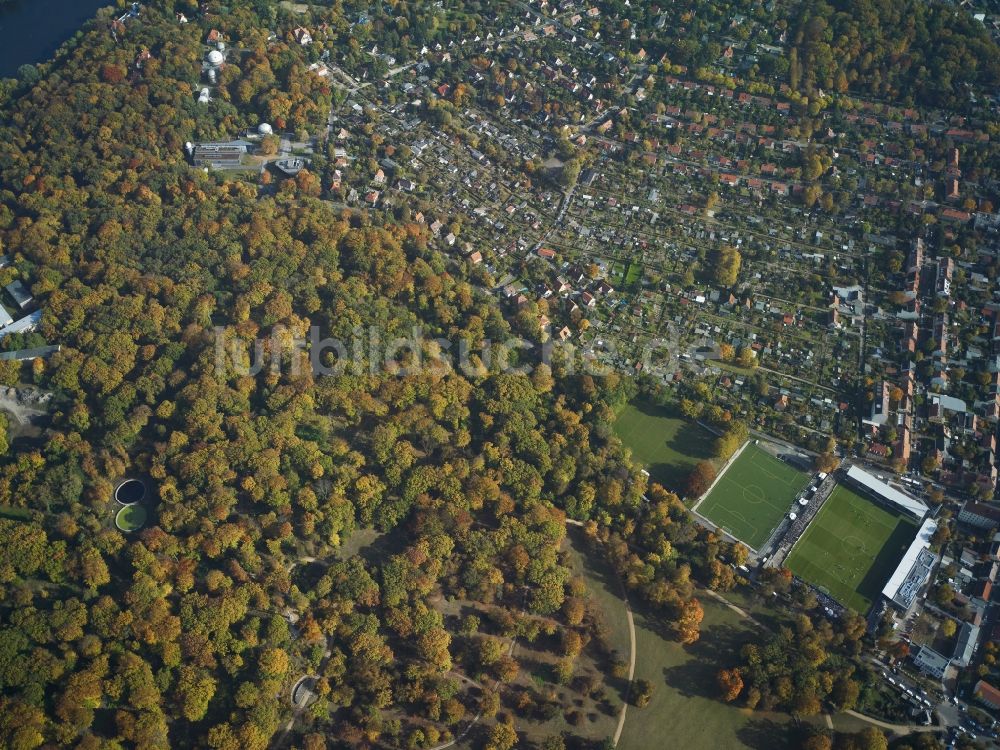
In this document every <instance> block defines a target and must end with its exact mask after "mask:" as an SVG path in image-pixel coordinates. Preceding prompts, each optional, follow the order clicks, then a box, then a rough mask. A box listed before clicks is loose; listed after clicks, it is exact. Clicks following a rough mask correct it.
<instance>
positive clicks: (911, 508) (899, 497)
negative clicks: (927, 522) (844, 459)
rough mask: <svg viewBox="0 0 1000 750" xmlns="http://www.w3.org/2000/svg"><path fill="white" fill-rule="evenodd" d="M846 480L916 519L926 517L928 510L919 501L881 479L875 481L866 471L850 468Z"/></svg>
mask: <svg viewBox="0 0 1000 750" xmlns="http://www.w3.org/2000/svg"><path fill="white" fill-rule="evenodd" d="M847 478H848V479H853V480H854V481H855V482H857V483H858V484H860V485H861V486H863V487H864V488H865V489H867V490H868V491H869V492H874V493H875V494H876V495H878V496H879V497H881V498H883V499H884V500H886V501H888V502H890V503H892V504H893V505H896V506H899V507H900V508H902V509H903V510H905V511H906V512H907V513H912V514H913V515H915V516H916V517H917V518H918V519H921V518H923V517H924V516H926V515H927V510H928V508H927V506H926V505H924V503H922V502H921V501H920V500H917V499H916V498H915V497H910V496H909V495H907V494H905V493H903V492H900V491H899V490H897V489H896V488H894V487H890V486H889V485H888V484H886V483H885V482H883V481H882V480H881V479H877V478H876V477H874V476H872V475H871V474H869V473H868V472H867V471H864V470H863V469H859V468H858V467H857V466H852V467H851V468H850V469H848V471H847Z"/></svg>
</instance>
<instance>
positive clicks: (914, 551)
mask: <svg viewBox="0 0 1000 750" xmlns="http://www.w3.org/2000/svg"><path fill="white" fill-rule="evenodd" d="M937 526H938V524H937V521H935V520H934V519H933V518H928V519H927V520H926V521H924V523H923V525H922V526H921V527H920V530H919V531H918V532H917V536H916V538H915V539H914V540H913V542H912V543H911V544H910V546H909V548H908V549H907V550H906V553H905V554H904V555H903V559H902V560H900V561H899V565H897V566H896V570H895V572H893V574H892V576H890V578H889V581H888V583H886V584H885V587H884V588H883V589H882V596H884V597H885V598H886V600H888V602H889V603H890V604H891V605H892V606H894V607H896V608H897V609H898V610H900V611H901V612H908V611H909V609H910V607H912V606H913V602H914V601H916V598H917V594H918V593H919V592H920V589H922V588H923V587H924V586H925V585H926V584H927V582H928V581H929V580H930V577H931V572H932V571H933V570H934V565H935V563H937V559H938V556H937V555H936V554H934V553H933V552H931V549H930V546H931V538H932V537H933V536H934V532H935V531H937Z"/></svg>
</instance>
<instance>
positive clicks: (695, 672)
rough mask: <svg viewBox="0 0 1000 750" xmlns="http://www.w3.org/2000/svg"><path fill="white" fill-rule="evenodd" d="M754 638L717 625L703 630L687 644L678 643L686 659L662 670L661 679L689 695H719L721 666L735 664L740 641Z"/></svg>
mask: <svg viewBox="0 0 1000 750" xmlns="http://www.w3.org/2000/svg"><path fill="white" fill-rule="evenodd" d="M751 640H753V638H752V636H750V635H749V634H748V633H747V632H746V631H745V630H743V629H741V628H737V627H733V626H731V625H718V626H715V627H712V628H708V629H706V630H704V631H703V632H702V634H701V638H699V639H698V641H697V642H695V643H692V644H691V645H689V646H680V648H683V649H684V651H685V653H686V654H687V655H688V659H687V661H685V662H684V663H683V664H678V665H677V666H674V667H667V668H665V669H664V670H663V678H664V681H665V682H666V683H667V684H668V685H670V686H671V687H672V688H674V689H675V690H677V691H678V692H680V693H681V695H684V696H686V697H689V698H693V697H699V698H708V699H710V700H718V699H719V686H718V683H717V681H716V675H717V674H718V672H719V670H720V669H726V668H729V667H732V666H734V665H735V664H736V663H737V661H738V660H739V651H740V648H742V647H743V644H745V643H747V642H748V641H751Z"/></svg>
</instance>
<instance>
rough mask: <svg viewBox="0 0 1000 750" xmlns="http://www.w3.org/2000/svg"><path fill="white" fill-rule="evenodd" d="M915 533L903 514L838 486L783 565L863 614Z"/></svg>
mask: <svg viewBox="0 0 1000 750" xmlns="http://www.w3.org/2000/svg"><path fill="white" fill-rule="evenodd" d="M916 533H917V525H916V524H915V523H914V522H913V520H912V519H911V518H909V517H908V516H904V515H901V514H899V513H896V512H893V511H890V510H886V509H884V508H882V507H881V506H879V505H876V504H875V503H873V502H871V501H870V500H868V499H866V498H864V497H862V496H861V495H859V494H857V493H856V492H854V491H852V490H850V489H848V488H847V487H845V486H844V485H839V486H838V487H837V488H836V489H835V490H834V491H833V494H832V495H831V496H830V499H829V500H827V501H826V504H825V505H824V506H823V507H822V508H821V509H820V511H819V513H818V514H817V515H816V518H814V519H813V522H812V523H811V524H810V525H809V528H808V529H806V532H805V533H804V534H803V535H802V538H801V539H799V541H798V542H797V543H796V544H795V547H793V548H792V552H791V554H790V555H789V556H788V560H787V561H786V563H785V564H786V566H787V567H788V568H789V569H790V570H791V571H792V572H793V573H794V574H795V575H797V576H798V577H799V578H802V579H803V580H805V581H808V582H809V583H811V584H813V585H814V586H817V587H818V588H819V589H821V590H822V591H825V592H827V593H828V594H829V595H830V596H832V597H833V598H834V599H836V600H837V601H839V602H840V603H841V604H844V605H845V606H848V607H851V608H853V609H855V610H857V611H858V612H861V613H864V612H866V611H867V610H868V608H869V607H870V606H871V603H872V602H873V601H874V600H875V599H876V598H877V597H878V595H879V592H881V590H882V587H883V586H884V585H885V583H886V581H887V580H888V579H889V577H890V576H891V575H892V572H893V571H894V570H895V569H896V567H897V566H898V565H899V562H900V560H901V559H902V558H903V554H904V553H905V552H906V549H907V547H908V546H909V545H910V543H911V542H912V541H913V539H914V537H915V536H916Z"/></svg>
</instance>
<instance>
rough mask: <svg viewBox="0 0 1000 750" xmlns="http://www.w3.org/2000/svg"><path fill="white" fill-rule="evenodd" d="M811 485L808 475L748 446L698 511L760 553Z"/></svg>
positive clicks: (758, 448)
mask: <svg viewBox="0 0 1000 750" xmlns="http://www.w3.org/2000/svg"><path fill="white" fill-rule="evenodd" d="M808 481H809V477H808V476H807V475H806V474H803V473H802V472H801V471H798V470H797V469H795V468H794V467H792V466H790V465H789V464H787V463H785V462H784V461H782V460H781V459H779V458H775V457H774V456H772V455H771V454H770V453H768V452H767V451H765V450H764V449H762V448H760V447H759V446H757V445H756V444H754V443H749V444H747V446H746V447H745V448H744V449H743V451H742V453H740V454H739V455H738V456H737V457H736V459H735V460H734V461H733V462H732V463H731V464H730V465H729V468H727V469H726V471H725V473H724V474H723V475H722V476H721V477H719V480H718V481H717V482H716V483H715V486H714V487H712V489H711V490H710V491H709V493H708V496H707V497H706V498H705V499H704V500H702V501H701V503H699V504H698V506H697V507H696V508H695V510H697V512H698V513H699V514H700V515H702V516H704V517H705V518H707V519H708V520H709V521H711V522H712V523H714V524H715V525H716V526H718V527H719V528H721V529H724V530H725V531H727V532H728V533H729V534H732V535H733V536H734V537H736V538H737V539H739V540H740V541H741V542H743V543H744V544H746V545H748V546H749V547H752V548H753V549H755V550H757V549H760V548H761V545H763V544H764V542H766V541H767V540H768V539H769V538H770V536H771V534H772V533H773V532H774V530H775V528H777V526H778V524H779V523H780V522H781V519H782V518H783V517H784V515H785V513H787V512H788V511H789V510H791V506H792V503H794V502H795V498H796V497H797V496H798V494H799V492H801V491H802V489H803V488H804V487H805V486H806V483H807V482H808Z"/></svg>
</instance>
